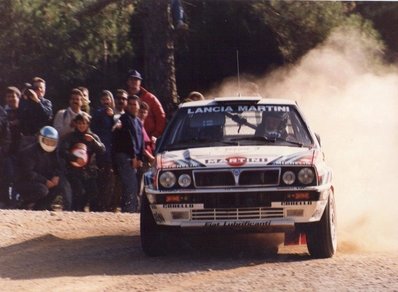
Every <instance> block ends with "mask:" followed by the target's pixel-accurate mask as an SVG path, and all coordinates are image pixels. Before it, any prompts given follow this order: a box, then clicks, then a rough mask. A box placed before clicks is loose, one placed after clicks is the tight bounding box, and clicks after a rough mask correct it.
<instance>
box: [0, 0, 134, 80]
mask: <svg viewBox="0 0 398 292" xmlns="http://www.w3.org/2000/svg"><path fill="white" fill-rule="evenodd" d="M87 2H88V1H79V0H68V1H59V0H3V1H1V2H0V11H1V12H0V63H1V64H2V66H1V67H0V76H2V77H3V79H2V80H0V84H1V85H2V86H5V85H9V84H20V83H21V82H23V81H29V80H30V78H31V77H33V76H36V75H40V76H42V77H44V78H45V79H46V80H47V81H52V82H53V84H56V83H58V84H62V83H69V84H70V83H72V82H73V81H75V82H82V80H84V79H85V78H86V77H87V75H88V74H90V73H91V72H95V71H98V70H101V68H103V66H104V65H107V64H112V63H113V62H116V61H117V60H118V59H119V58H121V57H122V56H123V55H125V54H127V53H131V50H132V44H131V42H130V40H129V30H130V25H129V19H130V15H131V13H132V11H133V7H132V6H131V5H130V4H129V1H123V0H121V1H115V3H112V4H109V5H107V6H106V7H104V8H103V9H102V10H100V11H98V12H96V13H94V14H88V15H86V16H85V15H84V14H83V15H81V16H79V17H77V14H78V13H79V12H81V11H82V10H84V9H86V6H87ZM49 83H50V84H51V82H49Z"/></svg>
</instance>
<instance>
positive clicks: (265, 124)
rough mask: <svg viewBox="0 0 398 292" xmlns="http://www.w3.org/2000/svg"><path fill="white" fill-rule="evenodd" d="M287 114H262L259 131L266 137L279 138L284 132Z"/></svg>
mask: <svg viewBox="0 0 398 292" xmlns="http://www.w3.org/2000/svg"><path fill="white" fill-rule="evenodd" d="M287 121H288V114H287V113H286V112H278V111H269V112H263V114H262V120H261V129H262V131H264V134H265V135H266V136H272V137H280V136H281V135H282V133H283V132H284V131H285V130H286V124H287Z"/></svg>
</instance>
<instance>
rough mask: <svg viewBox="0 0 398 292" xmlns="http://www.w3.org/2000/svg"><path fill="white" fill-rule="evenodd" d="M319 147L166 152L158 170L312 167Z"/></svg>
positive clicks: (230, 148)
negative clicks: (280, 166) (266, 166)
mask: <svg viewBox="0 0 398 292" xmlns="http://www.w3.org/2000/svg"><path fill="white" fill-rule="evenodd" d="M319 154H320V151H319V150H318V149H315V148H302V147H288V146H267V147H264V146H238V147H211V148H210V147H206V148H193V149H186V150H176V151H166V152H163V153H160V154H158V155H157V167H158V168H197V167H215V168H219V167H241V166H242V167H243V166H246V167H258V166H264V165H311V164H314V163H315V160H317V159H318V158H319V157H320V155H319Z"/></svg>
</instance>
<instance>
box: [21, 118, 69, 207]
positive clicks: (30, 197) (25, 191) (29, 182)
mask: <svg viewBox="0 0 398 292" xmlns="http://www.w3.org/2000/svg"><path fill="white" fill-rule="evenodd" d="M57 143H58V132H57V130H56V129H54V128H53V127H50V126H45V127H43V128H42V129H41V130H40V132H39V137H38V142H37V143H34V144H32V145H29V146H27V147H26V148H25V149H23V150H22V151H21V153H19V155H18V161H17V182H16V189H17V191H18V192H19V194H20V195H21V198H22V205H21V207H22V208H25V209H34V210H45V209H50V207H51V203H52V201H53V200H54V199H55V197H56V196H57V194H61V193H62V191H61V190H60V188H59V186H60V175H61V172H60V168H59V162H58V158H57V154H56V151H55V149H56V148H57Z"/></svg>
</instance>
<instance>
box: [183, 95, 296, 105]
mask: <svg viewBox="0 0 398 292" xmlns="http://www.w3.org/2000/svg"><path fill="white" fill-rule="evenodd" d="M237 101H241V102H245V101H250V102H253V101H257V104H284V105H286V104H287V105H297V102H296V101H294V100H291V99H282V98H264V97H261V96H233V97H215V98H212V99H205V100H198V101H189V102H184V103H182V104H180V107H192V106H195V107H196V106H209V105H216V104H219V103H228V102H237Z"/></svg>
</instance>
